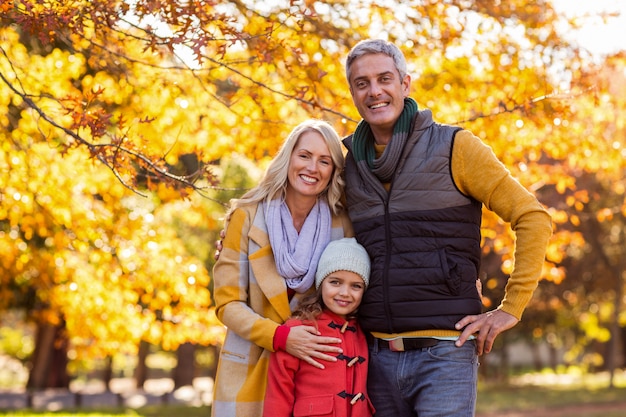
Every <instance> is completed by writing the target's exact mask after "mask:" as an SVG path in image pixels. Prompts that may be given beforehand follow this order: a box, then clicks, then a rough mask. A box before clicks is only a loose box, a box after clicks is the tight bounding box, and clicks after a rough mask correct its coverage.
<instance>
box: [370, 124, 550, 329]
mask: <svg viewBox="0 0 626 417" xmlns="http://www.w3.org/2000/svg"><path fill="white" fill-rule="evenodd" d="M384 150H385V145H376V157H380V156H381V155H382V153H383V152H384ZM452 177H453V179H454V182H455V183H456V185H457V187H458V188H459V190H460V191H461V192H462V193H464V194H466V195H469V196H472V197H473V198H475V199H476V200H478V201H480V202H482V203H483V204H484V206H485V207H486V208H487V209H489V210H491V211H493V212H495V213H496V214H497V215H498V216H500V218H502V220H504V221H506V222H508V223H510V225H511V228H512V230H513V231H514V232H515V239H516V243H515V257H514V259H515V263H514V267H513V271H512V272H511V276H510V277H509V280H508V281H507V285H506V288H505V294H504V298H503V299H502V302H501V303H500V305H499V307H498V309H500V310H502V311H505V312H507V313H509V314H511V315H513V316H515V317H516V318H517V319H521V317H522V313H523V312H524V309H525V308H526V305H527V304H528V302H529V301H530V299H531V297H532V294H533V292H534V290H535V288H537V284H538V282H539V278H540V277H541V270H542V267H543V261H544V257H545V253H546V247H547V244H548V239H549V238H550V236H551V234H552V223H551V219H550V215H549V214H548V212H547V211H546V209H545V208H544V207H543V206H542V205H541V204H540V203H539V201H537V199H536V198H535V196H534V195H533V194H531V193H530V192H529V191H528V190H526V189H525V188H524V187H523V186H522V185H521V184H520V183H519V182H518V181H517V180H515V179H514V178H513V177H512V176H511V175H510V173H509V171H508V170H507V169H506V167H505V166H504V165H503V164H502V163H501V162H500V161H499V160H498V159H497V157H496V156H495V154H494V153H493V151H492V150H491V148H490V147H489V146H487V145H485V144H484V143H483V142H482V141H481V140H480V139H479V138H478V137H476V136H474V135H473V134H472V133H471V132H469V131H467V130H461V131H459V132H458V133H457V135H456V138H455V141H454V147H453V149H452ZM459 334H460V332H458V331H454V330H420V331H414V332H406V333H394V334H388V333H373V335H374V336H375V337H379V338H385V339H387V338H393V337H398V336H403V337H415V336H430V337H455V336H458V335H459Z"/></svg>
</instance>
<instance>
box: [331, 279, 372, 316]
mask: <svg viewBox="0 0 626 417" xmlns="http://www.w3.org/2000/svg"><path fill="white" fill-rule="evenodd" d="M364 292H365V283H364V282H363V278H361V276H360V275H359V274H355V273H354V272H352V271H336V272H333V273H331V274H330V275H328V276H327V277H326V278H324V281H322V300H323V301H324V305H325V306H326V308H328V309H329V310H330V311H332V312H333V313H335V314H337V315H338V316H340V317H343V318H346V317H347V316H349V315H350V314H352V313H354V311H355V310H356V309H357V308H358V307H359V304H361V299H362V298H363V293H364Z"/></svg>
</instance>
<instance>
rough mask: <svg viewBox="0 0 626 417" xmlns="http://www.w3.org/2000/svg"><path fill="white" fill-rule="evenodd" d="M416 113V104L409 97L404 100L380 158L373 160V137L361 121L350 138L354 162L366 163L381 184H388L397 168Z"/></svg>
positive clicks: (366, 124)
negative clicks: (401, 109)
mask: <svg viewBox="0 0 626 417" xmlns="http://www.w3.org/2000/svg"><path fill="white" fill-rule="evenodd" d="M416 113H417V102H416V101H415V100H413V99H412V98H411V97H407V98H405V99H404V110H403V111H402V114H401V115H400V117H399V118H398V121H396V124H395V125H394V127H393V135H392V137H391V140H390V141H389V143H388V144H387V147H386V148H385V151H384V152H383V154H382V155H381V156H380V158H378V159H375V157H376V150H375V149H374V135H373V134H372V129H371V128H370V125H369V124H368V123H367V122H366V121H365V120H361V121H360V122H359V124H358V125H357V127H356V130H355V131H354V135H353V136H352V154H353V155H354V159H355V161H356V162H359V161H366V162H367V165H368V166H369V168H370V170H371V171H372V173H373V174H374V175H376V177H378V179H379V180H380V181H381V182H383V183H386V182H390V181H391V179H392V177H393V173H394V172H395V170H396V167H397V166H398V161H399V160H400V155H401V153H402V150H403V149H404V145H405V144H406V140H407V138H408V137H409V130H410V129H411V121H412V120H413V116H415V114H416Z"/></svg>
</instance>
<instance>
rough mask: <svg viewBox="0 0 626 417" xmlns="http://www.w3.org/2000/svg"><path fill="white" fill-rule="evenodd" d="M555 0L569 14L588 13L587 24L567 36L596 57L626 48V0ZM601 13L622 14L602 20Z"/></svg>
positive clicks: (585, 14) (559, 9) (556, 7)
mask: <svg viewBox="0 0 626 417" xmlns="http://www.w3.org/2000/svg"><path fill="white" fill-rule="evenodd" d="M552 3H553V5H554V8H555V9H556V10H557V11H559V12H563V13H565V14H566V15H567V16H570V17H572V16H587V17H584V21H585V25H584V26H583V27H582V28H581V29H580V30H578V31H576V32H574V33H571V34H569V35H568V36H572V39H573V40H574V41H575V42H577V43H578V44H579V45H580V46H582V47H584V48H585V49H587V50H589V51H590V52H592V53H593V54H594V55H595V56H596V57H597V56H600V55H603V54H608V53H614V52H617V51H619V50H626V0H553V1H552ZM602 12H619V13H620V14H621V15H620V16H619V17H611V18H609V19H608V20H607V21H603V19H602V18H601V17H600V16H599V14H600V13H602Z"/></svg>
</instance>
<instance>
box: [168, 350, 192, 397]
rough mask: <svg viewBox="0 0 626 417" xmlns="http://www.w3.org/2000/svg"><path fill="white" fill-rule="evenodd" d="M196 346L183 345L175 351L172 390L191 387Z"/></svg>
mask: <svg viewBox="0 0 626 417" xmlns="http://www.w3.org/2000/svg"><path fill="white" fill-rule="evenodd" d="M195 353H196V345H194V344H192V343H184V344H182V345H180V346H179V347H178V350H177V351H176V359H177V362H176V367H175V368H174V370H173V375H172V378H173V379H174V389H178V388H180V387H184V386H187V385H193V378H194V377H195V374H196V360H195Z"/></svg>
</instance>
